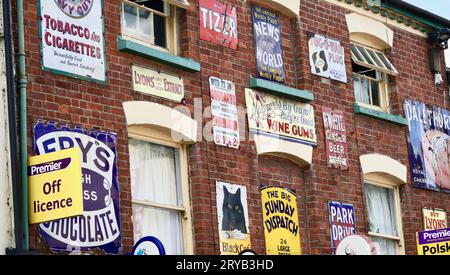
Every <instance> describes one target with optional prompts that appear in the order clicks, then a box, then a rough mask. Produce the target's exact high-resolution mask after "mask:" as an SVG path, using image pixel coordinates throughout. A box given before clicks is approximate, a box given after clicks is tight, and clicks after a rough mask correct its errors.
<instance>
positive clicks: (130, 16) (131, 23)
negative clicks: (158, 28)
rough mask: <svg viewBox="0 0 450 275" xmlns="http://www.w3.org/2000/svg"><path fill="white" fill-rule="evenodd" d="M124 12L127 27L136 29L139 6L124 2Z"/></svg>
mask: <svg viewBox="0 0 450 275" xmlns="http://www.w3.org/2000/svg"><path fill="white" fill-rule="evenodd" d="M123 10H124V11H123V12H124V17H123V19H124V21H125V22H124V24H125V28H127V29H132V30H136V28H137V8H136V7H133V6H130V5H127V4H124V7H123Z"/></svg>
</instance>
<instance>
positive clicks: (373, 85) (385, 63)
mask: <svg viewBox="0 0 450 275" xmlns="http://www.w3.org/2000/svg"><path fill="white" fill-rule="evenodd" d="M350 50H351V55H352V71H353V75H352V78H353V83H354V90H355V99H356V102H358V103H361V104H364V105H367V106H369V107H372V108H375V109H378V110H381V111H383V112H386V113H389V105H390V102H389V76H395V75H397V74H398V72H397V70H396V69H395V68H394V66H393V65H392V63H391V62H390V61H389V59H388V58H387V57H386V56H385V55H384V53H383V52H381V51H377V50H374V49H370V48H367V47H364V46H360V45H357V44H350Z"/></svg>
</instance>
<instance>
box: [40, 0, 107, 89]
mask: <svg viewBox="0 0 450 275" xmlns="http://www.w3.org/2000/svg"><path fill="white" fill-rule="evenodd" d="M39 18H40V21H39V25H40V36H41V39H42V44H41V54H42V67H43V68H44V70H49V71H52V72H54V73H59V74H64V75H70V76H73V77H76V78H82V79H86V80H93V81H99V82H106V63H105V62H106V61H105V39H104V35H103V1H102V0H78V1H69V0H45V1H43V0H40V1H39Z"/></svg>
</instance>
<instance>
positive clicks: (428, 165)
mask: <svg viewBox="0 0 450 275" xmlns="http://www.w3.org/2000/svg"><path fill="white" fill-rule="evenodd" d="M404 109H405V116H406V119H407V120H408V130H409V135H408V149H409V150H408V151H409V164H410V169H411V179H412V184H413V186H414V187H418V188H424V189H430V190H435V191H440V190H443V191H446V192H450V164H449V163H450V162H449V161H450V154H449V151H450V111H448V110H445V109H441V108H439V107H436V106H428V105H425V104H424V103H422V102H419V101H415V100H408V99H405V102H404Z"/></svg>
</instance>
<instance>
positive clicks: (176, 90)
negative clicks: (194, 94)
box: [131, 66, 184, 102]
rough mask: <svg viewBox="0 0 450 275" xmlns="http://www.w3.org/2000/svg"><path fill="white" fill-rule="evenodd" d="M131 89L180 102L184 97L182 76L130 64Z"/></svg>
mask: <svg viewBox="0 0 450 275" xmlns="http://www.w3.org/2000/svg"><path fill="white" fill-rule="evenodd" d="M131 71H132V75H133V90H135V91H137V92H140V93H143V94H147V95H153V96H158V97H162V98H166V99H169V100H173V101H176V102H181V100H182V99H183V98H184V82H183V78H181V77H178V76H174V75H170V74H166V73H161V72H158V71H156V70H152V69H147V68H142V67H139V66H132V68H131Z"/></svg>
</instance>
